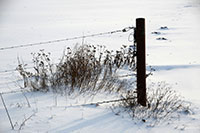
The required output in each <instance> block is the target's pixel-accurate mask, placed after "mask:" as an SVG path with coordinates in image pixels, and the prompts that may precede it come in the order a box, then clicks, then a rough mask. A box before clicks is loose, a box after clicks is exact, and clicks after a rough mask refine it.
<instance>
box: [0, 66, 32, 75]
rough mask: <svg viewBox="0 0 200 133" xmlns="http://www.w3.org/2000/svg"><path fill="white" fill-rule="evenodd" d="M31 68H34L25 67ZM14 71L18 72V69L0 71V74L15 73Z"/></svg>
mask: <svg viewBox="0 0 200 133" xmlns="http://www.w3.org/2000/svg"><path fill="white" fill-rule="evenodd" d="M32 68H34V67H26V69H32ZM15 71H18V69H17V68H15V69H10V70H3V71H0V74H1V73H9V72H15Z"/></svg>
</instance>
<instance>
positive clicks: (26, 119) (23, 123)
mask: <svg viewBox="0 0 200 133" xmlns="http://www.w3.org/2000/svg"><path fill="white" fill-rule="evenodd" d="M35 114H36V112H34V113H33V114H32V115H30V116H29V117H28V118H25V119H24V121H23V122H22V124H21V125H20V127H19V129H18V130H21V129H22V127H23V126H24V125H25V123H26V121H28V120H29V119H31V117H33V116H34V115H35Z"/></svg>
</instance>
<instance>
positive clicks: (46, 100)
mask: <svg viewBox="0 0 200 133" xmlns="http://www.w3.org/2000/svg"><path fill="white" fill-rule="evenodd" d="M138 17H144V18H145V19H146V36H147V39H146V43H147V55H148V56H147V64H148V65H151V66H153V67H154V68H155V69H156V71H155V72H154V75H153V76H151V77H150V78H149V79H148V83H151V82H159V81H166V82H168V83H170V84H172V86H173V89H175V90H177V91H178V92H179V93H181V95H183V96H184V97H185V99H186V100H187V101H190V102H192V104H193V106H192V108H193V109H194V113H193V114H191V115H189V116H184V117H183V118H181V119H179V120H177V121H175V122H174V123H173V124H169V125H159V126H157V127H153V128H152V127H151V128H150V127H147V126H146V125H145V124H143V123H139V124H135V123H134V122H133V121H132V120H131V119H130V118H126V117H122V116H116V115H114V114H113V113H112V112H111V111H110V109H109V108H108V107H107V106H99V107H91V106H86V107H85V106H84V107H83V106H75V107H74V106H72V105H79V104H81V103H84V102H85V100H88V99H84V98H77V99H76V100H75V101H74V100H68V101H66V98H65V97H58V100H55V99H56V96H55V94H47V95H44V94H42V93H26V96H27V97H28V99H30V104H31V108H29V107H28V105H27V102H26V100H25V97H24V96H23V95H22V94H21V93H15V94H5V95H3V97H4V99H5V102H6V104H7V106H8V110H9V112H10V115H11V118H12V120H13V123H14V124H15V128H16V129H19V128H20V124H21V123H22V122H23V121H24V119H26V118H28V117H29V116H31V115H32V114H34V112H37V113H36V114H34V115H33V116H32V117H31V118H30V119H28V120H27V121H26V123H25V125H24V126H22V130H21V132H161V131H162V132H195V133H198V132H200V124H199V121H200V109H199V108H200V97H199V96H198V95H199V94H200V88H199V83H200V78H199V75H200V52H199V50H200V45H199V44H200V38H199V31H200V25H199V22H200V2H199V0H167V1H166V0H165V1H164V0H140V1H136V0H123V1H121V0H118V1H113V0H101V1H100V0H84V1H80V0H73V1H65V0H60V1H56V0H42V1H41V0H34V1H27V0H18V1H15V0H0V48H2V47H7V46H13V45H21V44H27V43H35V42H41V41H48V40H54V39H60V38H61V39H62V38H67V37H74V36H80V35H87V34H93V33H99V32H105V31H112V30H116V29H122V28H124V27H127V26H132V25H133V26H134V25H135V18H138ZM163 26H167V27H168V29H165V30H162V29H160V27H163ZM152 32H159V34H152ZM127 38H128V34H127V33H123V34H114V35H106V36H101V37H94V38H86V39H85V40H84V41H85V42H87V43H91V44H103V45H106V46H107V47H108V48H110V49H117V48H119V47H120V46H121V45H122V44H130V42H128V40H127ZM158 38H166V39H167V40H159V39H158ZM77 42H78V43H81V42H82V39H79V40H75V41H68V42H62V43H54V44H51V45H41V46H34V47H26V48H18V49H10V50H2V51H0V72H1V73H0V92H6V91H11V90H16V89H18V88H19V85H18V84H17V83H18V82H17V83H16V82H13V81H16V80H19V79H20V77H19V75H18V74H17V73H16V72H7V73H4V72H3V71H5V70H11V69H15V68H16V66H17V64H18V62H17V57H19V58H21V59H23V61H24V62H25V63H28V64H30V66H31V54H30V53H31V52H37V51H39V50H40V49H45V51H48V52H51V53H52V57H53V58H54V61H55V62H56V61H57V59H58V58H59V57H60V56H61V55H62V51H63V49H64V48H65V47H67V46H72V47H73V45H74V44H75V43H77ZM20 83H21V82H19V84H20ZM102 99H105V98H104V97H102V96H101V97H98V99H96V100H97V101H98V100H100V101H101V100H102ZM56 101H57V106H67V107H66V108H63V107H62V108H61V107H55V105H56ZM86 102H87V101H86ZM0 122H1V123H0V132H17V131H12V130H11V127H10V125H9V121H8V118H7V116H6V112H5V110H4V108H3V104H2V102H0Z"/></svg>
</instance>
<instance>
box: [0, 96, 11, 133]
mask: <svg viewBox="0 0 200 133" xmlns="http://www.w3.org/2000/svg"><path fill="white" fill-rule="evenodd" d="M0 95H1V100H2V103H3V106H4V108H5V110H6V113H7V116H8V119H9V121H10V125H11V127H12V130H14V126H13V123H12V120H11V117H10V115H9V112H8V109H7V107H6V104H5V101H4V99H3V96H2V94H1V93H0Z"/></svg>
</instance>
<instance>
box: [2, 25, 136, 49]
mask: <svg viewBox="0 0 200 133" xmlns="http://www.w3.org/2000/svg"><path fill="white" fill-rule="evenodd" d="M130 29H134V27H126V28H124V29H122V30H114V31H109V32H102V33H96V34H90V35H85V36H77V37H71V38H64V39H56V40H50V41H44V42H38V43H29V44H24V45H17V46H9V47H2V48H0V51H3V50H8V49H15V48H22V47H31V46H37V45H44V44H51V43H58V42H63V41H70V40H77V39H82V38H88V37H95V36H102V35H107V34H114V33H119V32H128V31H129V30H130Z"/></svg>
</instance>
